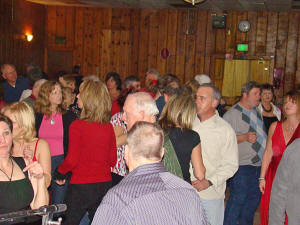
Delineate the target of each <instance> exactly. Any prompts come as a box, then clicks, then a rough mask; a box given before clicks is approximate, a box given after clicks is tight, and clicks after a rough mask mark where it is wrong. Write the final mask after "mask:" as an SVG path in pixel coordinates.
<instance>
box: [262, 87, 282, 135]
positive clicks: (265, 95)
mask: <svg viewBox="0 0 300 225" xmlns="http://www.w3.org/2000/svg"><path fill="white" fill-rule="evenodd" d="M260 100H261V101H260V103H259V105H258V110H259V112H260V114H261V116H262V119H263V121H264V124H265V127H266V129H267V132H268V130H269V128H270V126H271V124H272V123H273V122H275V121H280V119H281V111H280V109H279V108H278V107H277V106H275V105H274V104H273V102H272V101H273V100H274V89H273V86H272V85H270V84H262V85H261V87H260Z"/></svg>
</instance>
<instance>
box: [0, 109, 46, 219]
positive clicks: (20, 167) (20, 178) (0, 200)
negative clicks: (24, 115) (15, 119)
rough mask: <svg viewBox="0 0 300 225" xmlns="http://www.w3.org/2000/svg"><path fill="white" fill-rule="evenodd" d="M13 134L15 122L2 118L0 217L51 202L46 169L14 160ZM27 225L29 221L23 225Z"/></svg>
mask: <svg viewBox="0 0 300 225" xmlns="http://www.w3.org/2000/svg"><path fill="white" fill-rule="evenodd" d="M12 133H13V123H12V121H11V120H10V119H9V118H8V117H7V116H5V115H3V114H0V146H1V151H0V214H4V213H10V212H14V211H17V210H22V209H30V208H31V209H37V208H39V207H41V206H43V205H47V204H48V200H49V198H48V192H47V188H46V187H45V173H44V171H43V167H42V166H41V165H40V164H39V163H38V162H32V161H31V162H30V161H28V160H27V159H24V158H23V157H14V156H11V150H12V149H11V148H12V144H13V134H12ZM24 222H27V221H22V223H21V224H24ZM26 224H27V223H26Z"/></svg>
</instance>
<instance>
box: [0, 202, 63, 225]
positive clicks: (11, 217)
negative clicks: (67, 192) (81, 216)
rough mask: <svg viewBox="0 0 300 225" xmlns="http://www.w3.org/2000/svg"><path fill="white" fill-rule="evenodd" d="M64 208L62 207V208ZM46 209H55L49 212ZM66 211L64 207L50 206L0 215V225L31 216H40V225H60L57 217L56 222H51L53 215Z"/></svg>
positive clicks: (60, 205) (61, 205) (60, 220)
mask: <svg viewBox="0 0 300 225" xmlns="http://www.w3.org/2000/svg"><path fill="white" fill-rule="evenodd" d="M63 206H64V207H63ZM47 207H55V208H54V209H53V208H51V210H49V209H48V208H47ZM65 210H66V205H64V204H58V205H52V206H43V207H40V208H39V209H34V210H21V211H17V212H11V213H7V214H0V224H3V223H7V222H9V223H13V222H17V220H18V219H21V218H26V217H31V216H42V225H61V222H62V218H61V217H59V218H58V220H57V221H54V220H53V214H55V213H58V212H63V211H65Z"/></svg>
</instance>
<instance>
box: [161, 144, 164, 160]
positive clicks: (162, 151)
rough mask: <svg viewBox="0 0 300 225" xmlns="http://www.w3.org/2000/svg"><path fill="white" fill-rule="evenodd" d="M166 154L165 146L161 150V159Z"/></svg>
mask: <svg viewBox="0 0 300 225" xmlns="http://www.w3.org/2000/svg"><path fill="white" fill-rule="evenodd" d="M164 154H165V148H164V147H163V148H162V150H161V159H162V158H163V157H164Z"/></svg>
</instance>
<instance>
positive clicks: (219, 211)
mask: <svg viewBox="0 0 300 225" xmlns="http://www.w3.org/2000/svg"><path fill="white" fill-rule="evenodd" d="M200 199H201V202H202V205H203V207H204V210H205V213H206V217H207V220H208V222H209V224H210V225H222V224H223V221H224V198H221V199H213V200H205V199H203V198H200Z"/></svg>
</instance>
